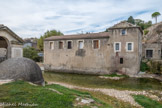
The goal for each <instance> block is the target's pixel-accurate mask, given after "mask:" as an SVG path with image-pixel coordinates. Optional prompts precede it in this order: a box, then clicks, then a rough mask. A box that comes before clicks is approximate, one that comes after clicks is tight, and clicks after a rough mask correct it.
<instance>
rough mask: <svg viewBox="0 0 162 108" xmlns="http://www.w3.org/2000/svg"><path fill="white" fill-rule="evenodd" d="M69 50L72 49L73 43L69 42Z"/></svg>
mask: <svg viewBox="0 0 162 108" xmlns="http://www.w3.org/2000/svg"><path fill="white" fill-rule="evenodd" d="M67 49H72V42H71V41H68V44H67Z"/></svg>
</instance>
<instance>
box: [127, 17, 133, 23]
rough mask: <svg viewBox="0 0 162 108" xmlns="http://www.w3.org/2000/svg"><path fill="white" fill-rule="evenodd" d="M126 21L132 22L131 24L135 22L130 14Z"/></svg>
mask: <svg viewBox="0 0 162 108" xmlns="http://www.w3.org/2000/svg"><path fill="white" fill-rule="evenodd" d="M127 22H129V23H132V24H135V20H134V18H133V17H132V16H130V17H129V18H128V20H127Z"/></svg>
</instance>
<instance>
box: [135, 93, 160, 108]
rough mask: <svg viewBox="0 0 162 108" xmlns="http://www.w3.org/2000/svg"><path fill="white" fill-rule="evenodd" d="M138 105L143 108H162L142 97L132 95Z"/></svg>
mask: <svg viewBox="0 0 162 108" xmlns="http://www.w3.org/2000/svg"><path fill="white" fill-rule="evenodd" d="M133 97H134V99H135V101H136V102H138V104H140V105H141V106H143V107H144V108H162V104H160V103H159V102H158V101H155V100H152V99H150V98H148V97H146V96H143V95H133Z"/></svg>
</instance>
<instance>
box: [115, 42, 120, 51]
mask: <svg viewBox="0 0 162 108" xmlns="http://www.w3.org/2000/svg"><path fill="white" fill-rule="evenodd" d="M117 43H119V50H116V44H117ZM114 52H121V42H114Z"/></svg>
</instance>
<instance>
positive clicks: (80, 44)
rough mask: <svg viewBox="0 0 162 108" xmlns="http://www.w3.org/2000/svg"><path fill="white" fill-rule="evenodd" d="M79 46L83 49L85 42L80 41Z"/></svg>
mask: <svg viewBox="0 0 162 108" xmlns="http://www.w3.org/2000/svg"><path fill="white" fill-rule="evenodd" d="M78 44H79V45H78V48H79V49H83V47H84V42H83V41H78Z"/></svg>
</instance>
